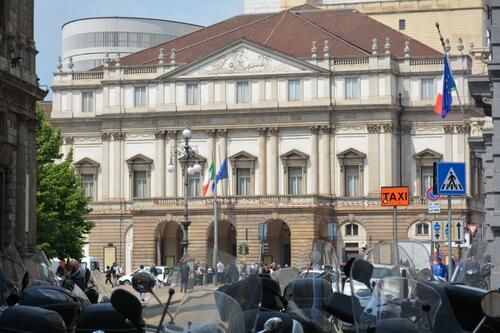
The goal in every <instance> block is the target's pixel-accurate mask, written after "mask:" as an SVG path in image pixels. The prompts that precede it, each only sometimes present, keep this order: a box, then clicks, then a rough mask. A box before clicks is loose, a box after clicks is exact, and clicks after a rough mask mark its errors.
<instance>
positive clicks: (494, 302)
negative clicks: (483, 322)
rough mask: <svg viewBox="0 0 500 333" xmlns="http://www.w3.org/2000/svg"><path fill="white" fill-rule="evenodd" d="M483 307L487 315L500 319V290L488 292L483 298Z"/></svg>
mask: <svg viewBox="0 0 500 333" xmlns="http://www.w3.org/2000/svg"><path fill="white" fill-rule="evenodd" d="M481 309H482V310H483V313H484V315H485V316H486V317H489V318H494V319H500V291H496V290H492V291H489V292H487V293H486V294H485V295H484V296H483V299H482V300H481Z"/></svg>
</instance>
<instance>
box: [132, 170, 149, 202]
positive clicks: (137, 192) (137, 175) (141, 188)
mask: <svg viewBox="0 0 500 333" xmlns="http://www.w3.org/2000/svg"><path fill="white" fill-rule="evenodd" d="M146 186H147V176H146V171H134V198H137V199H141V198H145V197H146V189H147V187H146Z"/></svg>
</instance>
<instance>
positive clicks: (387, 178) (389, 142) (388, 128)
mask: <svg viewBox="0 0 500 333" xmlns="http://www.w3.org/2000/svg"><path fill="white" fill-rule="evenodd" d="M382 128H383V130H384V134H383V136H384V145H383V146H382V147H380V149H383V150H384V159H383V160H381V161H380V164H379V165H380V167H381V168H382V169H383V175H384V177H383V183H382V185H383V186H393V185H398V184H397V180H396V177H395V173H396V170H395V169H394V168H393V166H394V158H397V156H399V154H395V152H394V151H393V149H392V148H393V142H394V140H395V139H394V134H393V132H394V126H393V124H384V125H382Z"/></svg>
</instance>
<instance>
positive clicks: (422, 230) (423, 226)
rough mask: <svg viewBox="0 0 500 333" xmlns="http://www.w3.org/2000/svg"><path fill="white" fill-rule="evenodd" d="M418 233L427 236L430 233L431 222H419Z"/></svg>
mask: <svg viewBox="0 0 500 333" xmlns="http://www.w3.org/2000/svg"><path fill="white" fill-rule="evenodd" d="M416 229H417V230H416V235H417V236H426V235H429V224H427V223H419V224H417V228H416Z"/></svg>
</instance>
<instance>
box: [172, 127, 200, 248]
mask: <svg viewBox="0 0 500 333" xmlns="http://www.w3.org/2000/svg"><path fill="white" fill-rule="evenodd" d="M185 126H186V127H185V128H184V130H183V131H182V137H183V138H184V144H181V145H179V146H173V147H172V148H171V149H170V163H169V165H168V167H167V170H168V172H175V164H174V163H173V161H174V160H176V159H177V157H181V158H182V159H183V160H184V221H182V222H181V224H182V227H183V231H184V232H183V237H182V242H181V245H182V256H183V257H186V256H187V254H188V243H189V242H188V228H189V225H190V224H191V222H190V221H189V212H188V191H189V179H188V177H189V176H192V175H194V174H195V173H198V172H200V170H201V166H200V165H199V164H198V162H197V161H195V164H194V165H193V166H190V162H191V160H192V159H193V157H194V156H195V154H197V153H198V147H196V146H192V145H190V144H189V140H190V139H191V134H192V133H191V129H190V126H189V123H186V125H185Z"/></svg>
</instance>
